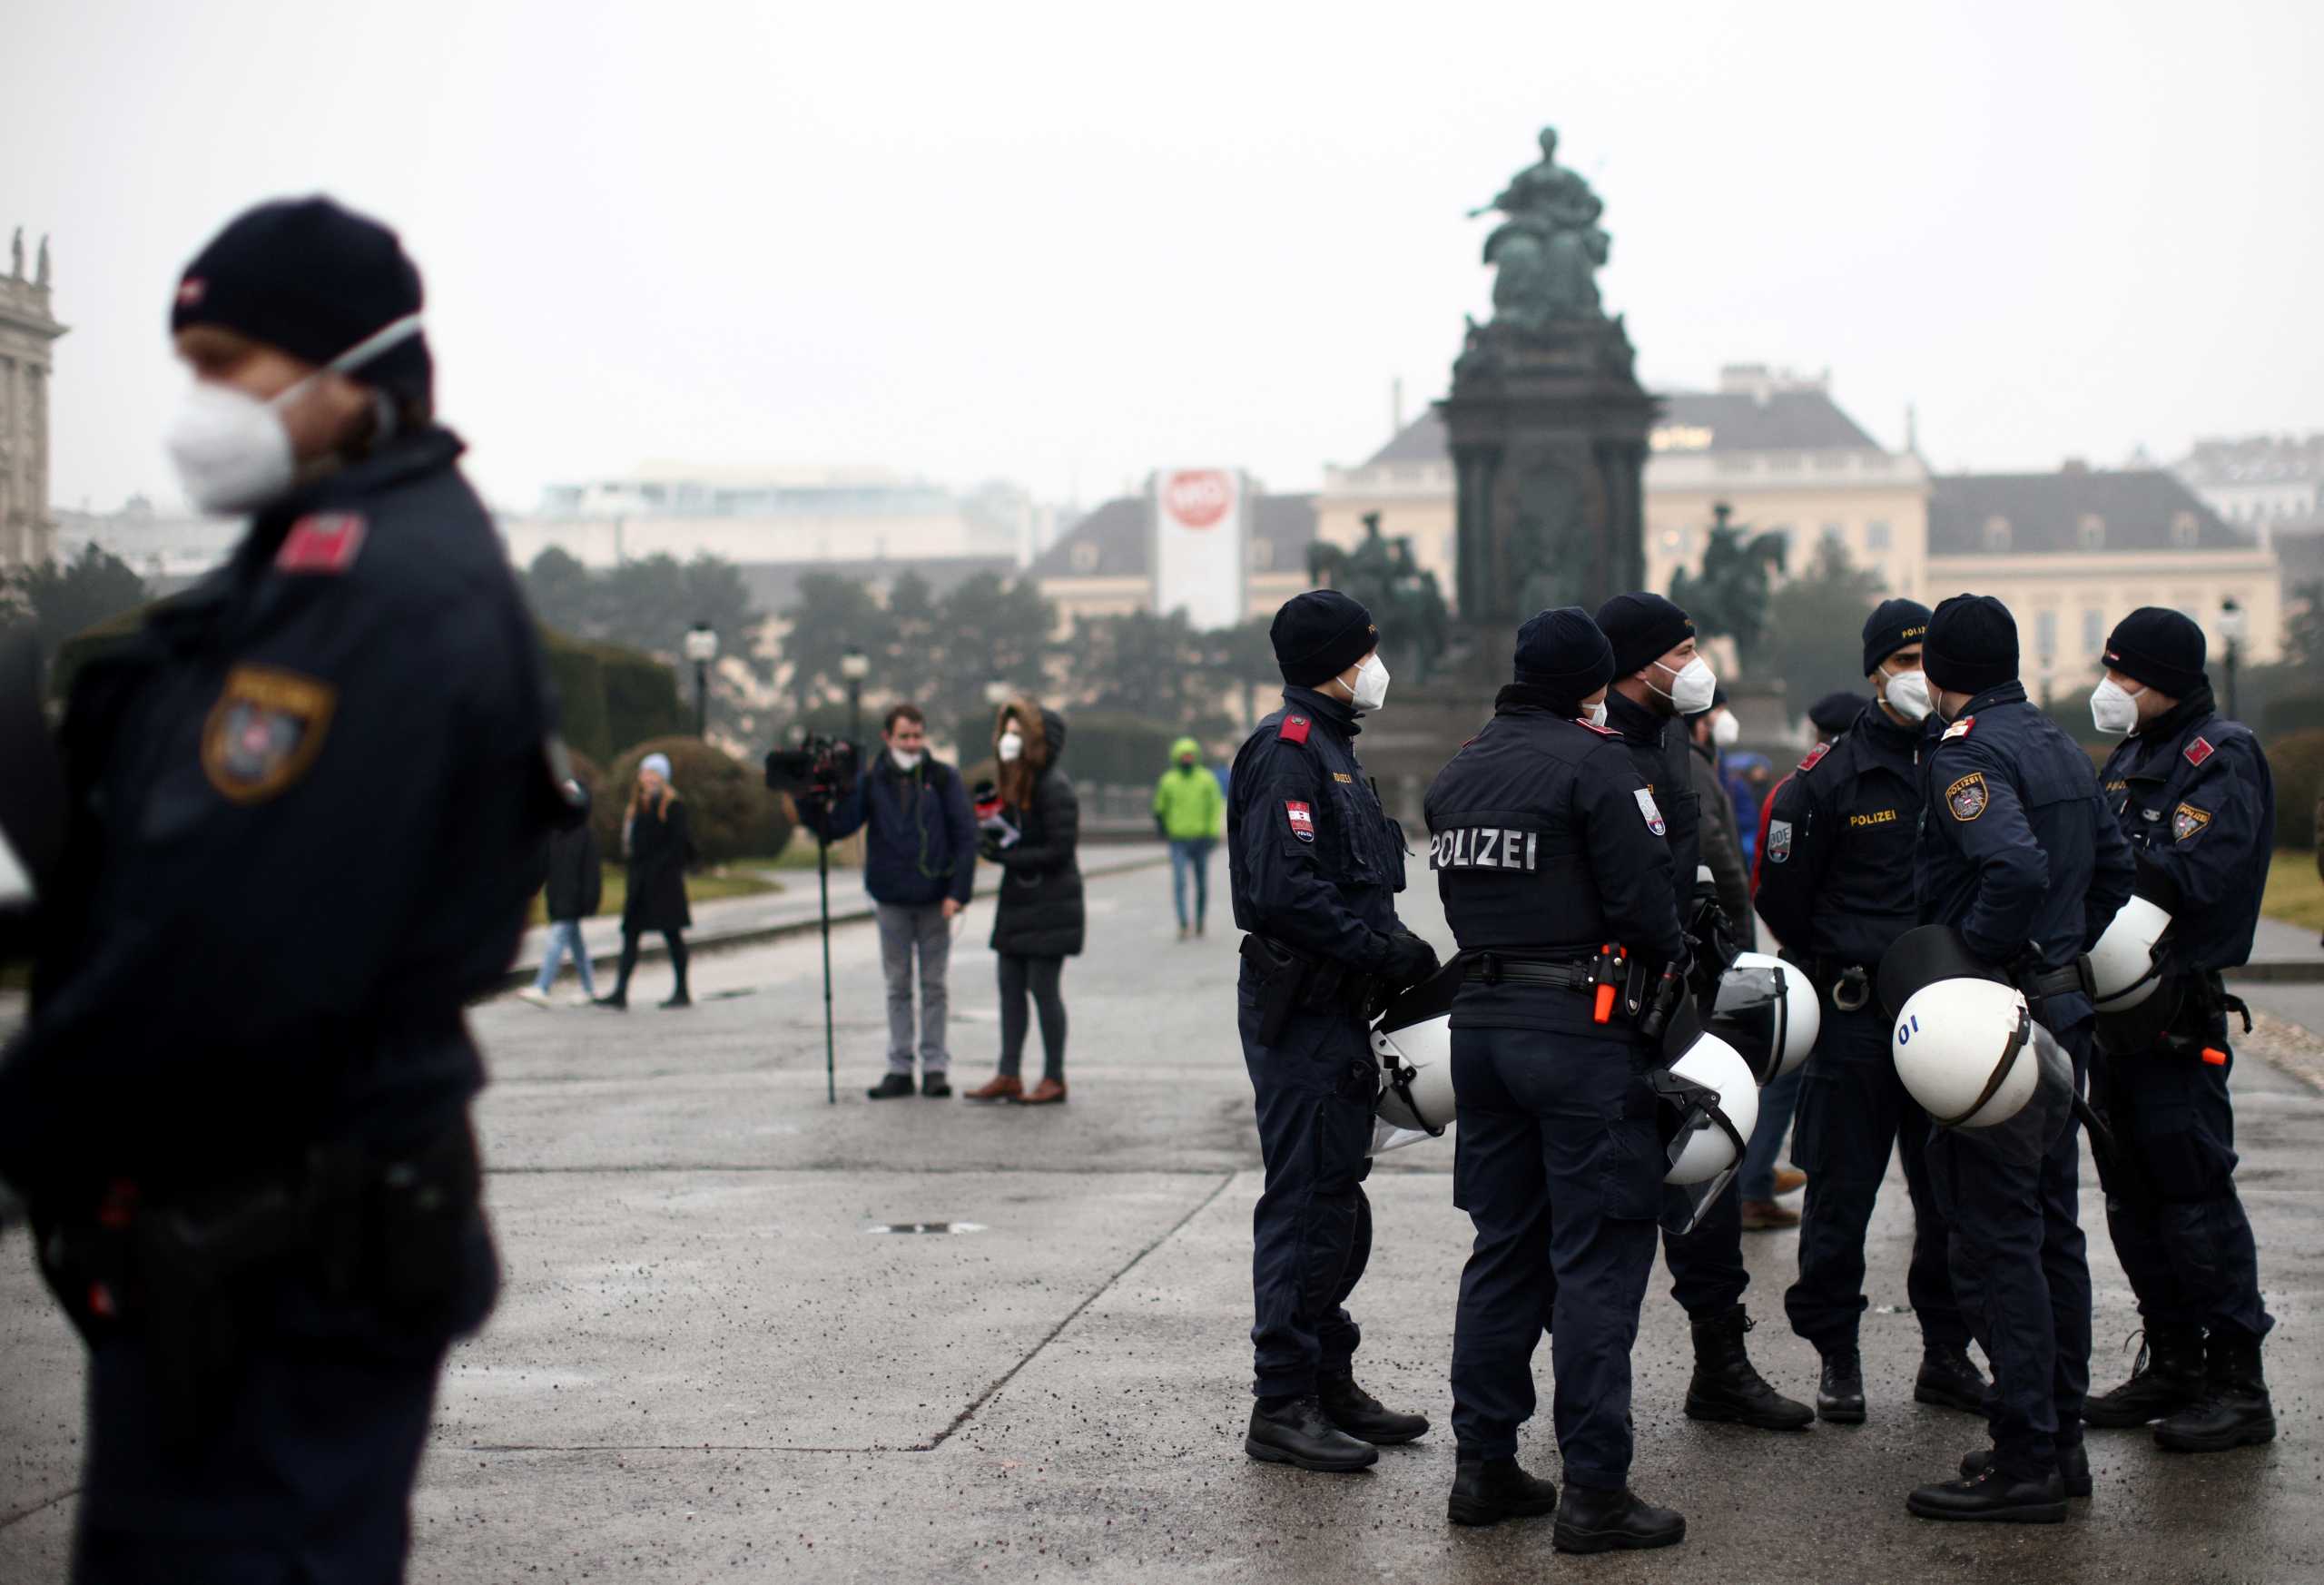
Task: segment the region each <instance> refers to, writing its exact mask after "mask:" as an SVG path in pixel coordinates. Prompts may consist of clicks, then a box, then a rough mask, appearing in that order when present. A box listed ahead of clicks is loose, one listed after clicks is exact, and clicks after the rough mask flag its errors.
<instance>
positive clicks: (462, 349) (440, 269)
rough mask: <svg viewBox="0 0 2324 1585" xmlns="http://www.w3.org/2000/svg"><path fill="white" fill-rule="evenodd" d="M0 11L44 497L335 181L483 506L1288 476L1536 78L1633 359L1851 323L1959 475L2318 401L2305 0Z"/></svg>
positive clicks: (119, 477)
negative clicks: (1608, 254) (1598, 232)
mask: <svg viewBox="0 0 2324 1585" xmlns="http://www.w3.org/2000/svg"><path fill="white" fill-rule="evenodd" d="M9 11H10V13H11V15H10V17H9V19H8V21H7V22H6V24H5V30H0V31H5V36H6V38H7V41H8V47H7V49H6V50H5V53H0V151H4V152H0V226H5V227H13V226H14V225H15V224H18V223H22V224H24V225H25V227H26V228H27V231H28V232H30V233H32V235H33V236H34V237H36V236H37V234H38V233H40V232H42V231H50V232H54V236H55V241H54V251H55V255H56V271H57V290H56V307H57V311H58V314H59V316H60V317H61V318H63V319H64V320H65V321H67V322H68V323H69V324H71V325H72V326H73V332H72V334H71V335H70V336H69V337H68V338H67V339H66V340H64V341H63V342H62V343H60V344H59V347H58V369H57V374H56V380H55V386H54V418H55V422H54V430H55V434H54V483H55V494H56V499H57V501H58V503H59V504H60V505H64V506H78V505H80V504H82V503H83V502H84V500H86V501H88V502H89V503H91V504H94V505H95V506H97V507H111V506H113V505H115V504H117V503H118V502H119V501H120V500H121V499H122V498H123V497H124V496H126V495H127V494H129V493H130V492H132V491H137V490H142V491H145V492H148V493H150V494H153V495H155V496H157V497H162V498H165V499H171V498H174V495H175V491H174V487H173V484H172V481H171V479H170V476H169V469H168V465H167V463H166V461H165V460H164V459H163V458H162V453H161V448H160V445H159V440H158V437H159V435H160V434H161V432H162V428H163V426H164V424H165V423H166V422H167V419H168V417H169V413H170V410H171V407H172V403H173V402H174V400H175V399H176V397H177V393H178V390H179V389H180V386H181V384H182V377H181V376H180V375H179V374H178V372H177V371H176V369H174V367H173V366H172V364H171V363H170V362H169V361H168V359H167V357H166V351H165V345H164V340H163V333H162V332H163V322H164V314H165V305H166V302H167V300H168V297H169V292H170V290H171V287H172V283H173V281H174V280H175V277H176V273H177V271H178V270H179V269H180V268H181V267H182V264H183V262H184V261H185V260H186V259H187V258H188V257H189V256H191V254H192V252H193V251H194V250H195V249H196V248H198V247H199V246H200V244H201V243H202V241H204V240H205V239H206V238H207V237H208V236H209V235H210V234H211V233H212V231H214V230H215V229H216V228H217V227H218V226H219V225H220V224H221V223H222V222H224V221H225V220H226V219H227V218H228V217H229V216H230V215H231V214H232V213H233V212H236V211H237V210H239V209H240V208H241V207H242V206H244V205H245V204H247V203H250V202H254V201H256V200H259V199H261V198H266V197H270V196H275V195H279V194H282V193H291V192H307V191H313V190H318V189H320V190H323V191H328V192H332V193H334V194H336V195H337V196H339V197H340V198H341V199H342V200H344V201H346V202H350V203H351V204H354V205H356V206H358V207H360V208H363V209H367V210H369V211H370V212H373V213H376V214H378V215H379V216H380V217H381V218H383V219H385V220H387V221H389V222H390V223H392V224H393V225H395V226H396V227H397V228H398V229H399V230H400V231H402V233H403V235H404V239H405V241H406V245H407V246H408V247H409V249H410V250H411V251H412V252H413V253H414V255H415V256H416V257H417V258H418V259H419V262H420V266H421V268H422V270H423V271H425V273H426V275H427V280H428V300H429V312H430V322H431V330H430V335H431V339H432V340H433V343H434V345H435V349H436V356H437V359H438V369H439V370H440V386H439V390H438V396H439V399H440V406H441V409H442V410H443V412H444V413H445V415H446V416H447V418H448V421H449V422H450V423H452V424H453V426H454V427H455V428H459V429H460V430H461V431H462V432H463V433H464V434H465V435H466V436H467V437H468V440H469V442H470V443H471V445H472V447H473V448H474V449H473V451H472V453H471V459H472V462H473V466H474V471H475V473H476V475H477V477H478V479H479V480H480V482H481V483H482V485H483V487H484V488H485V489H486V491H487V494H488V495H489V496H490V497H492V499H493V500H495V501H496V502H497V503H500V504H505V505H508V506H514V507H530V506H531V505H532V504H533V503H534V500H535V497H536V494H537V490H538V488H539V487H540V486H541V485H542V484H543V483H544V482H547V481H549V480H552V479H574V478H580V477H590V476H596V475H609V474H617V473H621V472H625V471H627V470H628V469H630V468H633V467H634V466H635V465H636V464H637V463H638V462H640V461H642V460H644V459H646V458H682V459H687V460H693V461H699V462H703V463H708V464H720V465H769V466H773V465H793V464H807V465H812V464H844V463H872V464H883V465H888V466H891V467H894V468H901V469H905V470H908V471H912V472H919V473H924V474H927V475H929V476H931V477H938V478H940V479H945V480H948V481H952V482H958V483H967V482H970V481H973V480H975V479H978V478H981V477H1013V478H1017V479H1020V480H1022V481H1024V482H1026V483H1028V484H1029V485H1031V486H1032V487H1034V488H1035V489H1036V490H1037V491H1038V492H1039V493H1040V494H1041V495H1042V496H1043V497H1047V498H1050V499H1062V498H1064V497H1067V496H1068V493H1070V492H1073V491H1076V490H1077V489H1078V496H1079V497H1080V499H1081V500H1082V501H1083V502H1085V503H1088V502H1090V501H1093V500H1095V499H1098V498H1102V497H1104V496H1106V495H1108V494H1110V493H1112V492H1113V491H1114V490H1116V489H1118V487H1121V486H1122V485H1123V484H1124V483H1125V481H1127V480H1129V479H1131V478H1133V477H1141V476H1142V475H1143V474H1144V472H1145V471H1146V469H1147V468H1149V467H1151V466H1154V465H1157V464H1172V465H1179V464H1194V463H1212V462H1221V463H1231V464H1242V465H1245V466H1247V467H1250V468H1254V469H1256V471H1257V472H1258V474H1259V475H1260V476H1261V477H1262V478H1264V479H1265V481H1266V482H1267V484H1268V485H1269V486H1270V487H1274V488H1278V489H1290V488H1299V487H1312V486H1313V485H1314V484H1315V482H1316V481H1317V479H1318V477H1319V476H1320V472H1321V468H1322V467H1323V465H1324V463H1325V462H1354V461H1358V460H1361V459H1362V458H1364V456H1365V455H1366V454H1367V453H1369V452H1370V451H1371V450H1372V449H1373V448H1374V447H1376V446H1377V445H1378V444H1379V443H1380V442H1381V441H1382V440H1383V439H1384V436H1385V432H1386V430H1387V427H1388V384H1389V380H1390V379H1391V378H1392V377H1393V376H1396V375H1401V376H1403V380H1404V388H1405V392H1406V402H1407V407H1408V409H1417V407H1418V406H1419V404H1420V403H1421V402H1422V401H1423V399H1426V398H1428V397H1431V396H1434V395H1438V394H1441V393H1442V391H1443V384H1444V380H1445V379H1446V372H1447V369H1448V366H1449V363H1450V360H1451V359H1452V355H1453V353H1454V352H1455V351H1456V350H1457V349H1458V348H1459V343H1460V333H1461V318H1462V313H1463V312H1464V311H1474V312H1476V313H1478V314H1479V315H1480V317H1482V315H1483V314H1484V313H1485V312H1486V310H1487V308H1488V303H1489V292H1490V289H1491V281H1490V276H1489V272H1488V271H1486V270H1485V269H1484V268H1483V267H1482V266H1481V265H1480V264H1479V263H1478V261H1477V250H1478V249H1479V247H1480V246H1481V245H1482V241H1483V238H1484V234H1485V229H1486V226H1487V225H1488V224H1489V222H1483V221H1478V222H1469V221H1464V220H1463V219H1462V212H1463V211H1464V210H1466V209H1468V208H1470V207H1472V206H1473V205H1477V204H1481V203H1483V202H1486V201H1487V200H1489V199H1490V198H1492V195H1493V194H1494V193H1495V192H1498V191H1499V189H1500V187H1501V184H1502V182H1503V180H1504V179H1505V178H1506V177H1507V176H1508V175H1509V174H1510V173H1511V172H1512V171H1514V170H1516V169H1517V168H1518V167H1519V166H1520V165H1521V164H1523V163H1524V162H1526V161H1527V159H1528V158H1529V156H1531V153H1532V140H1533V134H1534V133H1535V131H1536V130H1537V128H1538V127H1539V126H1540V125H1541V123H1544V122H1551V123H1555V124H1556V125H1557V126H1558V128H1559V129H1560V132H1561V135H1562V138H1563V146H1562V148H1561V158H1563V159H1565V160H1566V161H1567V162H1570V163H1571V164H1572V165H1574V166H1575V167H1576V168H1577V169H1579V170H1580V171H1581V172H1583V173H1584V174H1585V175H1587V176H1589V177H1590V179H1591V181H1592V182H1595V183H1596V185H1597V187H1598V189H1599V192H1600V195H1601V196H1602V197H1603V198H1604V200H1605V202H1606V205H1607V212H1606V222H1605V223H1606V225H1607V227H1608V229H1609V230H1610V231H1611V232H1612V233H1613V238H1614V247H1613V261H1612V263H1611V265H1610V267H1609V268H1608V269H1607V270H1606V271H1604V272H1603V273H1602V274H1601V277H1600V286H1601V289H1602V290H1603V291H1604V294H1605V297H1606V300H1607V303H1608V306H1609V308H1610V309H1611V310H1617V311H1621V312H1624V313H1626V314H1627V315H1628V316H1629V322H1630V333H1631V337H1632V340H1634V341H1635V342H1636V344H1637V346H1638V348H1639V351H1640V366H1641V372H1642V373H1643V374H1644V375H1645V376H1646V377H1647V378H1648V379H1649V382H1650V383H1654V384H1656V385H1658V386H1660V387H1664V388H1669V387H1678V386H1689V385H1694V386H1701V385H1707V384H1709V382H1710V381H1711V379H1713V378H1714V377H1715V374H1716V370H1717V369H1718V365H1719V364H1720V363H1722V362H1727V361H1746V360H1765V361H1769V362H1774V363H1778V364H1789V365H1793V366H1796V367H1799V368H1803V369H1821V368H1823V367H1825V366H1827V365H1828V366H1829V367H1830V369H1832V372H1833V379H1834V382H1835V389H1836V391H1837V396H1838V397H1839V399H1840V400H1841V402H1842V403H1843V405H1845V406H1846V408H1847V409H1849V410H1850V411H1851V412H1852V413H1854V414H1855V416H1856V418H1857V419H1858V420H1859V421H1860V422H1862V423H1863V424H1865V425H1866V427H1867V428H1870V429H1871V430H1872V431H1873V432H1874V433H1875V434H1876V435H1877V436H1878V437H1879V438H1881V439H1882V440H1883V441H1884V442H1885V443H1886V444H1889V445H1892V446H1893V445H1896V444H1899V443H1901V440H1902V438H1903V429H1904V412H1905V404H1906V403H1908V402H1912V403H1917V405H1918V408H1919V412H1920V437H1921V443H1922V448H1923V449H1924V451H1925V453H1926V454H1927V455H1928V456H1929V457H1930V458H1931V460H1932V461H1933V462H1935V464H1936V465H1937V466H1939V467H1940V468H1955V467H1974V468H1981V469H2002V468H2048V467H2052V466H2054V465H2055V464H2056V462H2057V461H2058V459H2059V458H2061V457H2063V456H2067V455H2079V456H2084V457H2087V458H2091V459H2093V461H2097V462H2101V463H2111V462H2115V461H2119V460H2120V459H2121V458H2122V457H2123V456H2124V455H2125V454H2126V453H2127V452H2128V451H2129V450H2130V448H2132V446H2133V445H2135V444H2143V445H2145V446H2146V447H2147V448H2150V449H2151V450H2152V451H2154V452H2156V453H2158V454H2159V455H2162V456H2165V457H2168V456H2171V455H2174V454H2176V453H2177V451H2178V450H2179V449H2180V448H2182V447H2183V446H2184V445H2185V444H2186V443H2187V441H2188V440H2189V439H2191V438H2192V437H2193V436H2195V435H2197V434H2199V433H2201V434H2210V433H2218V432H2229V431H2238V430H2249V429H2290V428H2324V357H2319V352H2324V295H2320V294H2319V284H2318V283H2319V278H2324V241H2319V234H2320V232H2324V228H2319V222H2318V219H2317V216H2316V213H2315V209H2316V203H2315V200H2316V192H2317V183H2318V180H2319V175H2318V172H2319V154H2324V108H2319V103H2320V102H2324V92H2319V84H2324V48H2319V39H2320V38H2324V24H2319V20H2318V18H2319V13H2318V11H2317V9H2316V7H2315V6H2314V5H2313V4H2312V3H2300V0H2281V3H2276V0H2240V3H2238V0H2223V3H2215V4H2212V5H2205V6H2201V7H2198V6H2191V5H2185V4H2184V3H2183V0H2170V3H2158V0H2135V3H2132V0H2091V3H2077V4H2051V3H2048V0H2004V3H1987V0H1967V3H1964V0H1953V3H1950V4H1934V5H1863V4H1861V0H1857V3H1855V4H1845V5H1820V4H1819V5H1789V4H1771V3H1769V0H1758V3H1756V4H1745V5H1689V4H1684V3H1678V4H1661V5H1562V4H1542V3H1541V0H1532V3H1529V4H1521V5H1518V4H1512V5H1453V4H1437V5H1430V6H1418V5H1393V6H1366V5H1351V4H1344V3H1343V4H1336V5H1299V6H1292V5H1266V4H1258V3H1252V0H1246V4H1242V5H1220V6H1216V7H1212V6H1207V5H1190V4H1172V5H1167V6H1166V5H1135V6H1111V5H1088V4H1087V3H1086V0H1083V3H1080V4H1071V5H1041V6H1031V5H1008V4H990V5H979V6H966V5H959V4H957V0H955V3H950V4H943V5H921V4H908V5H898V4H889V5H828V4H813V5H809V4H782V5H775V4H743V3H740V0H729V3H725V4H713V3H709V0H701V3H685V0H671V3H667V4H660V5H643V4H640V5H592V4H580V3H576V0H563V3H559V4H527V5H517V4H492V3H489V0H450V3H439V0H397V3H395V4H392V5H321V4H316V3H314V0H304V3H291V0H281V3H274V0H269V3H260V0H247V3H244V0H204V3H203V4H202V5H176V4H163V3H159V0H146V3H139V4H131V3H112V4H103V5H45V4H34V3H32V0H15V3H13V4H11V5H9ZM28 245H29V244H28Z"/></svg>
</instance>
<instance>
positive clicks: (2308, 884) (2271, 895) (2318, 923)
mask: <svg viewBox="0 0 2324 1585" xmlns="http://www.w3.org/2000/svg"><path fill="white" fill-rule="evenodd" d="M2260 912H2262V913H2264V914H2266V915H2267V916H2268V917H2269V918H2270V919H2280V920H2283V921H2284V922H2285V923H2286V924H2296V925H2298V926H2299V927H2300V928H2301V929H2302V930H2324V878H2319V876H2318V875H2317V873H2316V855H2315V854H2314V853H2310V852H2302V851H2301V850H2299V849H2298V848H2279V849H2277V850H2276V857H2275V861H2274V862H2273V863H2272V864H2270V865H2269V866H2268V894H2267V896H2266V897H2265V898H2264V899H2262V900H2261V901H2260Z"/></svg>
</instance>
